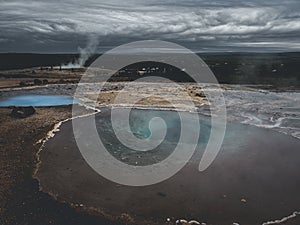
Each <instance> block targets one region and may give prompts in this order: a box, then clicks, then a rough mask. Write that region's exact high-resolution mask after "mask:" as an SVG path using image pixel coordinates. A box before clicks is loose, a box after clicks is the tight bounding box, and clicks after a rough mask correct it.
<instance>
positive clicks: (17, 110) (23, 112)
mask: <svg viewBox="0 0 300 225" xmlns="http://www.w3.org/2000/svg"><path fill="white" fill-rule="evenodd" d="M34 113H35V109H34V107H32V106H27V107H14V108H13V110H12V111H11V113H10V115H11V117H15V118H26V117H29V116H31V115H33V114H34Z"/></svg>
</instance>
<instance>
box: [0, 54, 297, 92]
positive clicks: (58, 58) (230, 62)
mask: <svg viewBox="0 0 300 225" xmlns="http://www.w3.org/2000/svg"><path fill="white" fill-rule="evenodd" d="M98 56H100V55H94V56H93V57H91V58H90V59H89V60H88V61H87V62H86V66H88V65H90V64H91V63H92V62H93V61H94V60H95V59H96V58H97V57H98ZM199 56H200V57H201V58H202V59H203V60H204V61H205V62H206V63H207V64H208V66H209V67H210V68H211V70H212V71H213V72H214V74H215V75H216V77H217V79H218V80H219V82H220V83H229V84H232V83H234V84H263V85H264V84H273V85H275V86H295V87H300V53H201V54H199ZM78 58H79V55H78V54H27V53H2V54H0V70H10V69H24V68H30V67H40V66H59V65H61V64H68V63H70V62H75V61H76V60H77V59H78ZM155 66H156V64H155V62H154V63H150V64H149V62H147V63H146V62H145V63H137V64H134V65H131V66H129V67H127V69H128V68H130V69H131V70H141V69H143V67H155ZM123 75H124V76H127V77H128V73H127V74H126V73H120V75H119V76H120V77H121V76H123ZM173 75H174V77H176V81H178V80H181V81H187V82H188V81H191V80H190V79H187V77H186V76H182V73H181V72H180V73H178V74H175V73H174V74H173ZM170 77H171V76H169V77H168V78H170ZM132 78H134V77H132Z"/></svg>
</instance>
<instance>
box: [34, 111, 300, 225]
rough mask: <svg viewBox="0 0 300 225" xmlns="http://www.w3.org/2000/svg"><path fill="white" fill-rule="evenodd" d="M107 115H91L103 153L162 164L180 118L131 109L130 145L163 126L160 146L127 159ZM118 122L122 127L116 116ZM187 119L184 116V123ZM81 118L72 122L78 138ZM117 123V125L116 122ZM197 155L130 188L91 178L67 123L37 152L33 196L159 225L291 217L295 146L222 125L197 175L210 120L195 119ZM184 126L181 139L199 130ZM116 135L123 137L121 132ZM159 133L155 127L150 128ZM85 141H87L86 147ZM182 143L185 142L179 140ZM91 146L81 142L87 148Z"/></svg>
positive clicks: (282, 138)
mask: <svg viewBox="0 0 300 225" xmlns="http://www.w3.org/2000/svg"><path fill="white" fill-rule="evenodd" d="M110 110H111V109H110V108H102V109H101V112H100V113H97V114H96V115H95V121H96V127H97V130H98V134H99V136H100V138H101V139H102V142H104V143H105V147H106V148H107V150H108V151H109V153H110V154H111V155H112V156H114V157H115V158H116V159H117V160H119V161H121V162H124V163H126V164H130V165H136V166H137V167H139V166H144V165H150V164H154V163H159V162H160V161H162V160H164V159H165V158H167V157H168V156H169V155H170V154H171V153H172V151H173V149H174V147H175V146H176V144H177V143H178V139H179V137H180V130H181V129H180V126H181V125H180V118H179V115H178V113H177V112H175V111H162V110H152V109H151V110H140V109H133V110H132V111H131V114H130V119H129V123H130V131H129V130H128V132H132V133H133V134H134V135H135V136H136V137H139V138H147V137H149V136H150V135H151V131H150V129H149V121H151V119H152V118H155V117H160V118H162V119H163V120H164V121H165V123H166V125H167V134H166V137H165V139H164V141H163V142H162V143H161V145H159V146H158V147H157V148H155V149H153V150H150V151H146V152H140V151H138V152H137V151H133V150H131V149H129V148H127V147H125V146H123V145H122V143H120V142H119V141H118V139H117V138H116V136H115V134H114V131H113V129H112V125H111V122H110V121H111V114H110ZM113 110H119V112H120V114H119V118H120V119H121V120H122V119H123V118H122V108H117V109H113ZM189 114H190V113H188V112H186V115H187V116H188V115H189ZM88 118H89V117H83V118H77V119H76V120H79V121H80V123H81V124H82V127H81V128H82V132H79V133H77V134H76V135H79V136H82V137H83V138H84V137H85V135H86V133H85V132H84V130H85V129H86V127H85V126H88V124H89V123H88V122H87V121H88ZM121 120H120V121H121ZM199 120H200V136H199V141H198V147H197V148H196V152H195V154H194V155H193V157H192V159H191V160H190V162H189V163H188V164H187V165H186V166H185V167H184V168H183V169H182V170H181V171H179V172H178V173H177V174H175V175H174V176H173V177H171V178H169V179H167V180H165V181H163V182H161V183H157V184H154V185H150V186H143V187H131V186H124V185H119V184H117V183H114V182H112V181H110V180H107V179H106V178H104V177H102V176H101V175H99V174H97V173H96V172H95V171H93V169H92V168H91V167H89V165H88V164H87V163H86V162H85V160H84V159H83V157H82V155H81V153H80V151H79V150H78V147H77V144H76V141H75V139H74V133H73V128H72V122H71V121H68V122H66V123H63V124H62V126H61V127H60V132H58V133H57V134H56V135H55V136H54V138H52V139H49V140H48V141H47V142H46V143H45V145H44V148H43V150H42V151H41V152H40V160H41V164H40V167H39V170H38V172H37V177H38V178H39V180H40V185H41V188H42V189H43V190H44V191H46V192H50V193H53V194H55V196H59V199H61V200H62V201H67V202H70V203H72V204H75V205H76V204H80V205H82V206H86V207H89V206H93V207H96V208H97V209H99V210H100V211H103V212H104V213H106V214H107V215H112V216H116V217H117V216H118V215H120V214H122V213H127V214H129V215H131V216H132V217H134V218H135V219H136V220H137V221H152V222H156V223H157V224H163V222H164V221H165V220H166V218H171V219H172V220H176V219H180V218H185V219H187V220H191V219H196V220H198V221H200V222H205V223H209V224H222V225H223V224H224V225H225V224H232V223H234V222H236V223H239V224H251V225H252V224H262V223H263V222H266V221H271V220H274V219H280V218H284V217H286V216H287V215H290V214H291V213H292V212H294V211H299V207H300V206H299V199H298V198H297V197H296V196H299V184H300V176H299V170H300V164H299V158H300V151H299V149H300V141H299V140H298V139H297V138H294V137H291V136H289V135H285V134H282V133H279V132H275V131H272V130H270V129H265V128H260V127H255V126H249V125H246V124H241V123H236V122H229V123H228V124H227V130H226V135H225V139H224V142H223V145H222V147H221V149H220V152H219V154H218V156H217V158H216V159H215V160H214V162H213V163H212V164H211V166H210V167H209V168H208V169H207V170H206V171H204V172H199V171H198V165H199V160H200V159H201V157H202V155H203V152H204V149H205V146H206V143H207V140H208V137H209V134H210V118H209V117H206V116H203V115H202V116H201V115H199ZM194 122H195V121H193V119H191V120H190V121H189V122H188V124H187V126H188V128H189V131H188V132H189V133H191V132H195V129H199V127H196V126H194ZM119 128H120V129H124V128H122V127H121V126H120V127H119ZM151 128H152V132H154V131H158V130H159V129H161V125H160V124H154V126H152V127H151ZM87 140H88V139H87ZM186 142H188V140H186ZM92 144H93V143H89V142H88V141H87V142H86V145H87V146H93V145H92Z"/></svg>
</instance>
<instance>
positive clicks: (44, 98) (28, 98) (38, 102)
mask: <svg viewBox="0 0 300 225" xmlns="http://www.w3.org/2000/svg"><path fill="white" fill-rule="evenodd" d="M73 103H74V100H73V98H71V97H69V96H63V95H34V94H29V95H26V94H25V95H18V96H14V97H9V98H6V99H3V100H2V101H0V106H56V105H70V104H73ZM75 103H76V101H75Z"/></svg>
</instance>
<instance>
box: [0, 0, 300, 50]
mask: <svg viewBox="0 0 300 225" xmlns="http://www.w3.org/2000/svg"><path fill="white" fill-rule="evenodd" d="M0 4H1V7H0V30H1V33H0V51H1V52H3V51H23V52H24V51H44V52H45V51H46V52H49V51H51V52H64V51H76V50H77V48H78V46H84V45H85V44H86V43H85V42H86V40H87V37H88V36H89V35H90V34H93V35H97V36H98V37H99V40H100V43H101V44H102V46H114V45H117V44H122V43H125V42H128V41H133V40H142V39H160V40H169V41H175V42H177V43H179V44H183V45H185V46H187V47H191V48H193V49H194V50H200V51H201V50H204V51H224V50H225V51H243V50H245V51H249V50H266V51H271V50H284V51H299V50H300V42H299V37H300V3H299V1H298V0H289V1H285V2H284V4H282V1H278V0H274V1H235V0H230V1H217V0H212V1H201V0H200V1H199V0H198V1H197V0H187V1H178V0H175V1H171V0H166V1H159V0H150V1H144V2H142V1H138V0H129V1H128V0H127V1H125V0H123V1H121V0H114V1H109V2H108V3H106V1H104V0H86V1H78V0H64V1H60V0H53V1H34V0H26V1H17V0H11V1H3V0H2V1H0Z"/></svg>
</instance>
